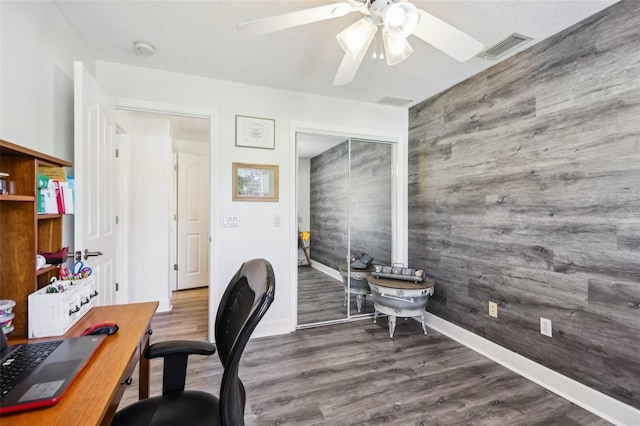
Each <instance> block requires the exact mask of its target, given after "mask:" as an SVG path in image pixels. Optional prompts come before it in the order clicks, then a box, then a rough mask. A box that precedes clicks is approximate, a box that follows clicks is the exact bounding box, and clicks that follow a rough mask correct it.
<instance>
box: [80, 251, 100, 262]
mask: <svg viewBox="0 0 640 426" xmlns="http://www.w3.org/2000/svg"><path fill="white" fill-rule="evenodd" d="M90 256H102V252H101V251H89V250H87V249H84V260H87V259H88V258H89V257H90Z"/></svg>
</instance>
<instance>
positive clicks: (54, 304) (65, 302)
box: [29, 276, 98, 338]
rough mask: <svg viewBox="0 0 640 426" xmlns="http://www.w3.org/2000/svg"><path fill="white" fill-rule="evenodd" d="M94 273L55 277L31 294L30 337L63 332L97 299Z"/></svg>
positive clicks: (55, 334) (48, 335)
mask: <svg viewBox="0 0 640 426" xmlns="http://www.w3.org/2000/svg"><path fill="white" fill-rule="evenodd" d="M97 296H98V291H97V286H96V279H95V276H89V277H88V278H84V279H82V280H75V281H54V282H53V283H52V284H49V285H47V286H46V287H43V288H41V289H40V290H38V291H36V292H35V293H31V294H30V295H29V338H36V337H50V336H60V335H62V334H64V333H66V332H67V330H69V329H70V328H71V327H72V326H73V325H74V324H75V323H76V322H78V320H79V319H80V318H82V317H83V316H84V315H85V314H86V313H87V312H89V309H91V308H92V307H93V306H95V304H96V303H97V299H98V298H97Z"/></svg>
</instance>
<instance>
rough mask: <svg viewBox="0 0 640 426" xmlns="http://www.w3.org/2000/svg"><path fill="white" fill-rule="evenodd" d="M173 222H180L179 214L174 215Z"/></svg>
mask: <svg viewBox="0 0 640 426" xmlns="http://www.w3.org/2000/svg"><path fill="white" fill-rule="evenodd" d="M173 220H174V221H176V222H177V221H178V215H177V214H174V215H173Z"/></svg>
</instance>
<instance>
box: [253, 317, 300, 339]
mask: <svg viewBox="0 0 640 426" xmlns="http://www.w3.org/2000/svg"><path fill="white" fill-rule="evenodd" d="M289 333H291V324H290V323H289V320H288V319H286V320H276V321H261V322H260V323H259V324H258V326H257V327H256V329H255V330H254V331H253V333H252V334H251V338H252V339H254V338H257V337H269V336H277V335H279V334H289Z"/></svg>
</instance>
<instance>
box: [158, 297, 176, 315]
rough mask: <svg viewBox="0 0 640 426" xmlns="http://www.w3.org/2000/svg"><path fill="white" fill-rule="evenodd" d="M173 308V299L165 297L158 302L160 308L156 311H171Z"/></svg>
mask: <svg viewBox="0 0 640 426" xmlns="http://www.w3.org/2000/svg"><path fill="white" fill-rule="evenodd" d="M172 309H173V305H171V300H169V299H164V300H160V301H159V302H158V309H156V312H170V311H171V310H172Z"/></svg>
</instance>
